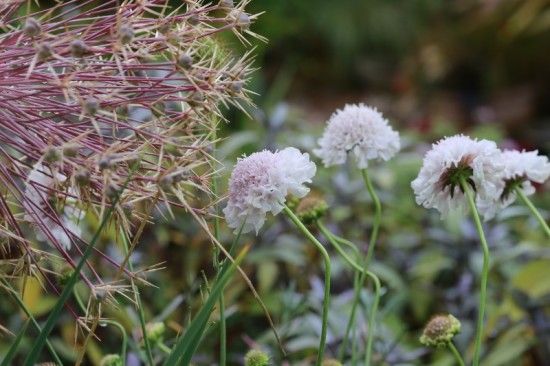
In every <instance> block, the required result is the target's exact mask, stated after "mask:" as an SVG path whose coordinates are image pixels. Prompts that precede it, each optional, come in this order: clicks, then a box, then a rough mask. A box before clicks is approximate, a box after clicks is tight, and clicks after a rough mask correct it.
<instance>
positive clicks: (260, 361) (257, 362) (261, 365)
mask: <svg viewBox="0 0 550 366" xmlns="http://www.w3.org/2000/svg"><path fill="white" fill-rule="evenodd" d="M244 365H245V366H268V365H269V355H268V354H267V353H265V352H264V351H262V350H259V349H251V350H250V351H248V352H247V353H246V355H245V356H244Z"/></svg>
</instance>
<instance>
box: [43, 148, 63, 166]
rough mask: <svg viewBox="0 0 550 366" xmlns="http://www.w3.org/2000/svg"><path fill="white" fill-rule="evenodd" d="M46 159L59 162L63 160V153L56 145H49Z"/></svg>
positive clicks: (50, 161)
mask: <svg viewBox="0 0 550 366" xmlns="http://www.w3.org/2000/svg"><path fill="white" fill-rule="evenodd" d="M44 161H45V162H47V163H57V162H60V161H61V153H60V152H59V149H57V148H56V147H54V146H48V147H47V148H46V150H45V151H44Z"/></svg>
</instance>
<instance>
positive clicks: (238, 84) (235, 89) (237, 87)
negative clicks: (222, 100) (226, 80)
mask: <svg viewBox="0 0 550 366" xmlns="http://www.w3.org/2000/svg"><path fill="white" fill-rule="evenodd" d="M243 87H244V81H242V80H235V81H234V82H232V83H231V84H229V89H230V90H231V92H232V93H234V94H239V93H241V92H242V91H243Z"/></svg>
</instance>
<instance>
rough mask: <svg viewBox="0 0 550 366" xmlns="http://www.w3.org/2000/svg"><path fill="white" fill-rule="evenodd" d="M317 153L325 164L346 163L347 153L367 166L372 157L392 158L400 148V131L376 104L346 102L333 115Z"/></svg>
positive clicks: (360, 166) (385, 159)
mask: <svg viewBox="0 0 550 366" xmlns="http://www.w3.org/2000/svg"><path fill="white" fill-rule="evenodd" d="M319 146H320V147H319V148H318V149H315V150H314V153H315V154H316V155H317V156H319V157H320V158H321V159H322V160H323V164H325V166H327V167H328V166H331V165H339V164H343V163H345V161H346V159H347V155H348V153H350V152H352V153H353V155H355V160H356V161H357V166H358V167H359V168H360V169H365V168H367V166H368V161H369V160H374V159H376V160H384V161H387V160H389V159H391V158H392V157H393V156H394V155H395V154H396V153H397V152H398V151H399V149H400V142H399V134H398V133H397V132H396V131H394V130H393V129H392V128H391V126H390V125H389V124H388V121H387V120H386V119H385V118H384V117H383V116H382V114H381V113H380V112H378V111H377V110H376V109H375V108H371V107H368V106H366V105H364V104H358V105H357V104H347V105H346V106H345V107H344V109H339V110H337V111H336V112H334V114H333V115H332V116H331V117H330V119H329V121H328V124H327V127H326V128H325V132H324V133H323V136H322V137H321V138H320V139H319Z"/></svg>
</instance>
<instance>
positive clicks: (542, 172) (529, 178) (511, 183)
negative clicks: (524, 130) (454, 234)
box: [478, 150, 550, 220]
mask: <svg viewBox="0 0 550 366" xmlns="http://www.w3.org/2000/svg"><path fill="white" fill-rule="evenodd" d="M501 159H502V163H503V164H504V175H503V176H502V179H503V182H504V184H505V188H504V191H503V192H502V194H501V195H500V197H498V198H497V199H496V200H480V201H479V202H478V205H479V209H480V211H481V213H482V214H483V216H484V217H485V219H486V220H489V219H491V218H493V217H494V216H495V215H496V213H497V212H498V211H500V210H502V209H503V208H505V207H507V206H509V205H510V204H511V203H512V202H514V201H515V200H516V192H515V188H516V187H517V188H519V189H521V190H522V191H523V193H524V194H525V195H526V196H529V195H532V194H533V193H535V187H533V184H532V182H535V183H539V184H541V183H544V182H545V181H546V180H547V179H548V178H549V177H550V163H549V162H548V158H547V157H546V156H542V155H538V151H536V150H535V151H521V152H520V151H516V150H506V151H504V152H502V154H501Z"/></svg>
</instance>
